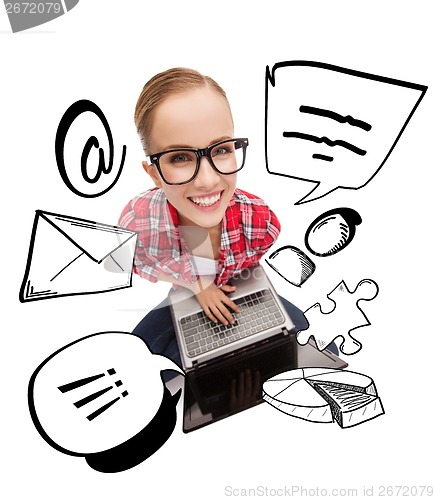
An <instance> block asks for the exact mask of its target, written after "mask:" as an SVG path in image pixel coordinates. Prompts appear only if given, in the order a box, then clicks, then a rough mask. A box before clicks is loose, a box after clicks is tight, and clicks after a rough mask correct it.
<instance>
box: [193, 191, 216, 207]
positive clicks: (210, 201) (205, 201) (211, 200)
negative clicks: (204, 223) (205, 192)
mask: <svg viewBox="0 0 435 500" xmlns="http://www.w3.org/2000/svg"><path fill="white" fill-rule="evenodd" d="M221 194H222V193H218V194H215V195H213V196H191V197H190V198H189V199H190V200H191V201H193V203H195V205H199V206H200V207H211V206H212V205H214V204H215V203H217V202H218V201H219V200H220V198H221Z"/></svg>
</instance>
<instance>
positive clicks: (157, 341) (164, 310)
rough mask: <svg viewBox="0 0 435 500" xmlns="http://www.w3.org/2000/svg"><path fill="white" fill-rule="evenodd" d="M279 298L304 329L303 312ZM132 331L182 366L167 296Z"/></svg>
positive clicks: (331, 348) (332, 344) (304, 319)
mask: <svg viewBox="0 0 435 500" xmlns="http://www.w3.org/2000/svg"><path fill="white" fill-rule="evenodd" d="M280 299H281V302H282V304H283V306H284V307H285V309H286V310H287V312H288V314H289V315H290V317H291V319H292V320H293V323H294V324H295V327H296V329H297V330H304V329H306V328H307V327H308V322H307V320H306V318H305V316H304V313H303V312H302V311H301V310H300V309H298V308H297V307H296V306H294V305H293V304H292V303H291V302H289V301H288V300H287V299H284V298H283V297H280ZM133 333H134V334H135V335H138V336H139V337H141V338H142V339H143V340H145V342H146V344H147V345H148V347H149V349H150V351H151V352H153V353H154V354H161V355H163V356H165V357H167V358H169V359H171V360H172V361H174V362H175V363H176V364H177V365H178V366H179V367H180V368H181V367H182V366H181V358H180V351H179V350H178V345H177V340H176V338H175V331H174V326H173V324H172V317H171V311H170V309H169V300H168V298H166V299H165V300H164V301H163V302H161V303H160V304H159V305H158V306H157V307H155V308H154V309H153V310H152V311H150V312H149V313H148V314H147V315H146V316H145V317H144V318H143V319H142V321H141V322H140V323H139V324H138V325H137V326H136V328H135V329H134V330H133ZM327 348H328V350H329V351H331V352H332V353H334V354H338V349H337V346H336V345H335V344H334V343H333V342H332V343H331V344H329V346H328V347H327Z"/></svg>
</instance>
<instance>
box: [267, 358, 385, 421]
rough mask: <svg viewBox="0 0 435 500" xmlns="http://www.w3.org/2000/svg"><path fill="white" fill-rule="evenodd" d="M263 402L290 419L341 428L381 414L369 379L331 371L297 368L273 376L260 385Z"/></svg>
mask: <svg viewBox="0 0 435 500" xmlns="http://www.w3.org/2000/svg"><path fill="white" fill-rule="evenodd" d="M263 399H264V400H265V401H266V402H267V403H269V404H270V405H271V406H273V407H274V408H276V409H277V410H279V411H281V412H283V413H285V414H287V415H290V416H292V417H297V418H301V419H303V420H308V421H309V422H318V423H330V422H334V421H335V422H337V423H338V425H339V426H340V427H341V428H348V427H354V426H356V425H360V424H362V423H364V422H367V421H369V420H372V419H374V418H376V417H378V416H379V415H383V414H384V413H385V412H384V408H383V406H382V402H381V400H380V399H379V397H378V393H377V391H376V387H375V383H374V382H373V380H372V379H371V378H370V377H368V376H367V375H363V374H362V373H357V372H352V371H349V370H334V369H332V368H317V367H316V368H299V369H296V370H290V371H288V372H284V373H280V374H279V375H275V376H274V377H272V378H270V379H269V380H267V381H266V382H265V383H264V384H263Z"/></svg>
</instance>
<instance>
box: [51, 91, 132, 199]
mask: <svg viewBox="0 0 435 500" xmlns="http://www.w3.org/2000/svg"><path fill="white" fill-rule="evenodd" d="M87 111H89V112H91V113H94V114H95V115H96V116H97V117H98V118H99V119H100V121H101V123H102V124H103V126H104V130H105V131H106V134H107V139H108V142H109V164H108V166H107V167H106V162H105V157H104V150H103V148H100V147H99V142H98V139H97V138H96V137H95V136H93V135H92V136H91V137H89V139H88V140H87V141H86V144H85V146H84V148H83V152H82V155H81V160H80V167H81V174H82V177H83V179H84V180H85V181H86V182H87V183H88V184H96V183H97V182H98V181H99V179H100V177H101V174H106V175H107V174H110V173H111V172H112V167H113V138H112V132H111V131H110V127H109V123H108V122H107V119H106V117H105V116H104V113H103V112H102V111H101V109H100V108H99V107H98V106H97V105H96V104H95V103H94V102H92V101H89V100H87V99H82V100H80V101H77V102H75V103H74V104H72V105H71V106H70V107H69V108H68V109H67V110H66V112H65V114H64V115H63V117H62V119H61V120H60V122H59V126H58V128H57V132H56V140H55V152H56V161H57V166H58V169H59V172H60V175H61V177H62V179H63V181H64V182H65V184H66V185H67V186H68V188H69V189H70V190H71V191H72V192H73V193H75V194H77V195H78V196H82V197H84V198H96V197H97V196H101V195H102V194H105V193H107V192H108V191H109V190H110V189H112V187H113V186H114V185H115V184H116V182H117V181H118V179H119V176H120V175H121V172H122V169H123V167H124V161H125V154H126V150H127V148H126V146H125V145H124V146H123V147H122V158H121V164H120V166H119V170H118V172H117V174H116V176H115V178H114V179H113V181H112V183H111V184H110V185H109V186H108V187H105V189H103V190H101V191H97V192H95V193H83V192H81V191H79V189H77V187H76V186H74V184H73V183H72V182H71V179H70V177H69V176H68V173H67V171H66V167H65V158H64V148H65V138H66V135H67V133H68V131H69V129H70V127H71V125H72V124H73V122H74V120H75V119H76V118H77V117H78V116H79V115H81V114H82V113H85V112H87ZM92 148H99V159H98V169H97V171H96V173H95V175H93V176H90V175H89V173H88V168H87V161H88V157H89V154H90V152H91V150H92Z"/></svg>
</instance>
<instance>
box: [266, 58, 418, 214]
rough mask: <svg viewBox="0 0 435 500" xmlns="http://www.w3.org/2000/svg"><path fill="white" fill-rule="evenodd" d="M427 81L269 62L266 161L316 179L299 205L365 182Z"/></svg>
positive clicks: (275, 170) (271, 168) (274, 170)
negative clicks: (395, 78)
mask: <svg viewBox="0 0 435 500" xmlns="http://www.w3.org/2000/svg"><path fill="white" fill-rule="evenodd" d="M426 89H427V87H426V86H424V85H417V84H413V83H409V82H405V81H400V80H394V79H392V78H385V77H382V76H377V75H372V74H369V73H363V72H360V71H353V70H350V69H345V68H341V67H338V66H332V65H329V64H324V63H317V62H310V61H289V62H282V63H278V64H275V65H274V66H273V67H272V69H270V68H269V67H267V68H266V167H267V170H268V172H269V173H271V174H277V175H282V176H284V177H291V178H294V179H299V180H304V181H308V182H311V183H315V186H314V188H313V189H312V190H311V191H310V192H309V193H308V194H307V195H306V196H304V197H303V198H302V199H300V200H299V201H298V202H297V203H296V204H300V203H305V202H308V201H312V200H315V199H318V198H321V197H323V196H325V195H327V194H328V193H331V192H332V191H334V190H336V189H338V188H344V189H359V188H361V187H363V186H365V185H366V184H367V183H368V182H370V180H371V179H372V178H373V177H374V176H375V175H376V173H377V172H378V171H379V169H380V168H381V167H382V166H383V164H384V163H385V161H386V160H387V158H388V156H389V155H390V153H391V151H392V150H393V148H394V146H395V145H396V143H397V141H398V140H399V138H400V136H401V134H402V132H403V130H404V129H405V127H406V125H407V124H408V122H409V120H410V118H411V116H412V114H413V113H414V111H415V110H416V108H417V106H418V104H419V103H420V101H421V99H422V98H423V96H424V93H425V91H426Z"/></svg>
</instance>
